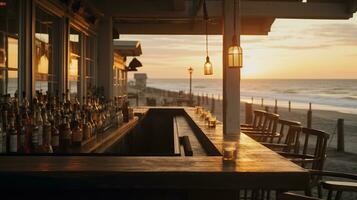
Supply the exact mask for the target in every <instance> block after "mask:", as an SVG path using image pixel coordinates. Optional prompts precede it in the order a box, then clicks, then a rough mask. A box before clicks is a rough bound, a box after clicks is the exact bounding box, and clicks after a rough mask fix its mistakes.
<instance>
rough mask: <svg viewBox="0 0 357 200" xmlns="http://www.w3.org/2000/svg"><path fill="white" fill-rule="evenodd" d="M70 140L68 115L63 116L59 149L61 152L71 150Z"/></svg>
mask: <svg viewBox="0 0 357 200" xmlns="http://www.w3.org/2000/svg"><path fill="white" fill-rule="evenodd" d="M71 141H72V131H71V125H70V123H69V120H68V117H64V119H63V130H62V141H61V149H62V152H63V153H69V152H70V150H71V143H72V142H71Z"/></svg>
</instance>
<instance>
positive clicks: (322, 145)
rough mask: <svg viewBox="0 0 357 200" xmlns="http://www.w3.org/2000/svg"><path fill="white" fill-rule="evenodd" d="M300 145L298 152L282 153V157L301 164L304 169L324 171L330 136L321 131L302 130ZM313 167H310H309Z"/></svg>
mask: <svg viewBox="0 0 357 200" xmlns="http://www.w3.org/2000/svg"><path fill="white" fill-rule="evenodd" d="M300 136H302V137H300V140H299V143H302V146H301V144H300V145H299V146H300V147H299V148H297V149H296V150H297V151H296V152H294V153H289V152H280V154H281V155H283V156H285V157H286V158H288V159H290V160H291V161H293V162H295V163H296V164H300V165H301V166H302V167H304V168H310V169H314V170H322V169H323V165H324V162H325V159H326V148H327V141H328V139H329V134H328V133H325V132H323V131H320V130H315V129H310V128H302V131H301V134H300ZM301 147H302V148H301ZM309 164H310V165H311V166H310V167H308V165H309Z"/></svg>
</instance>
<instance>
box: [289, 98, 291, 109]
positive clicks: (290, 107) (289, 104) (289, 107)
mask: <svg viewBox="0 0 357 200" xmlns="http://www.w3.org/2000/svg"><path fill="white" fill-rule="evenodd" d="M289 112H291V101H289Z"/></svg>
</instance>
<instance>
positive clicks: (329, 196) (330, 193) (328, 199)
mask: <svg viewBox="0 0 357 200" xmlns="http://www.w3.org/2000/svg"><path fill="white" fill-rule="evenodd" d="M332 193H333V191H332V190H329V191H328V195H327V200H332Z"/></svg>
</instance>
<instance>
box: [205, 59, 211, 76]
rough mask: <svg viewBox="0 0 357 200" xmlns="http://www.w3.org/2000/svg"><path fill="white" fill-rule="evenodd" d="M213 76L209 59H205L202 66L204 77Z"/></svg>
mask: <svg viewBox="0 0 357 200" xmlns="http://www.w3.org/2000/svg"><path fill="white" fill-rule="evenodd" d="M212 74H213V66H212V64H211V62H210V61H209V57H208V56H207V57H206V62H205V65H204V75H212Z"/></svg>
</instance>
